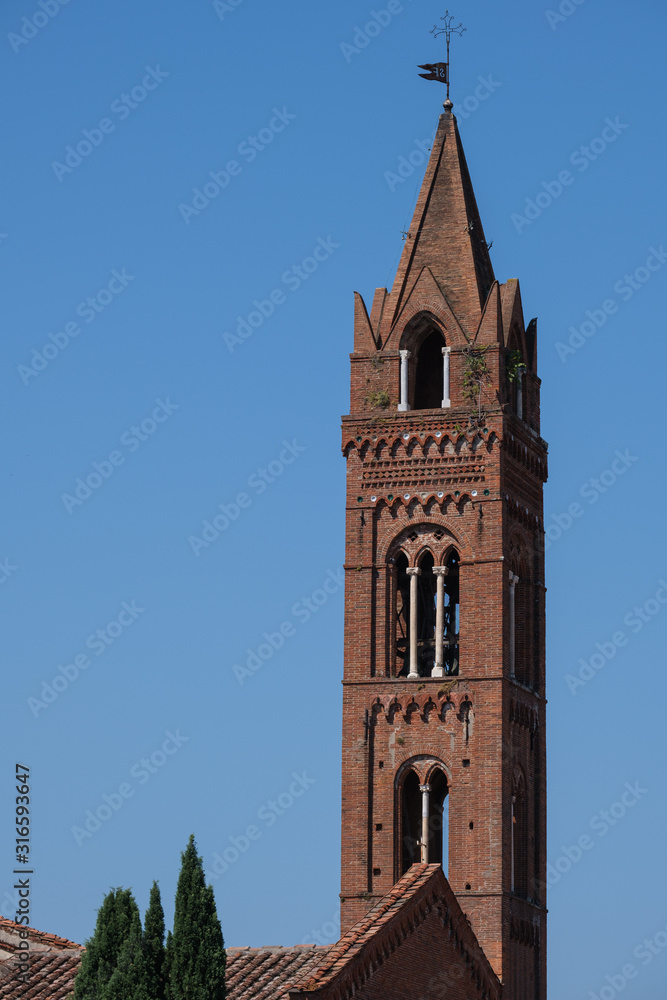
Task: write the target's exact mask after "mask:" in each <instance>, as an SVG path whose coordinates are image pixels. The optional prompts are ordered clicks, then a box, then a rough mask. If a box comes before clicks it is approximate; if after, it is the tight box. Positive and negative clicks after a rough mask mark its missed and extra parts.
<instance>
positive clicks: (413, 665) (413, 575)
mask: <svg viewBox="0 0 667 1000" xmlns="http://www.w3.org/2000/svg"><path fill="white" fill-rule="evenodd" d="M421 572H422V571H421V570H420V568H419V567H418V566H410V567H409V568H408V570H407V574H408V576H409V577H410V673H409V674H408V680H411V681H414V680H419V669H418V663H417V639H418V636H419V633H418V631H417V577H419V576H421Z"/></svg>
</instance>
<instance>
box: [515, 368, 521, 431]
mask: <svg viewBox="0 0 667 1000" xmlns="http://www.w3.org/2000/svg"><path fill="white" fill-rule="evenodd" d="M516 415H517V417H518V418H519V420H523V372H519V374H518V375H517V379H516Z"/></svg>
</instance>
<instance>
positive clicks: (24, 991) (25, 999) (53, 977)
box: [0, 949, 81, 1000]
mask: <svg viewBox="0 0 667 1000" xmlns="http://www.w3.org/2000/svg"><path fill="white" fill-rule="evenodd" d="M80 961H81V951H80V950H75V949H70V950H66V949H63V950H58V951H50V950H49V951H43V952H39V953H37V954H36V955H33V956H32V958H31V961H30V980H29V982H27V983H26V982H23V981H22V979H21V978H20V969H19V965H18V962H17V961H16V959H10V960H9V961H6V962H2V963H1V964H0V998H2V1000H66V998H67V997H69V996H70V995H71V993H72V990H73V989H74V977H75V975H76V972H77V969H78V968H79V963H80Z"/></svg>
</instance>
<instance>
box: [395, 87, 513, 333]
mask: <svg viewBox="0 0 667 1000" xmlns="http://www.w3.org/2000/svg"><path fill="white" fill-rule="evenodd" d="M445 108H446V110H445V113H444V114H443V115H441V116H440V123H439V125H438V131H437V133H436V137H435V139H434V142H433V148H432V150H431V156H430V159H429V162H428V167H427V169H426V174H425V177H424V182H423V184H422V187H421V191H420V194H419V198H418V200H417V207H416V209H415V213H414V216H413V219H412V223H411V226H410V232H409V235H408V238H407V240H406V243H405V247H404V249H403V255H402V257H401V261H400V264H399V267H398V271H397V273H396V279H395V281H394V286H393V288H392V291H391V296H390V299H391V308H390V309H389V310H385V315H384V319H385V322H386V323H388V324H390V327H393V325H394V323H395V322H396V319H397V317H398V315H399V313H400V311H401V309H402V307H403V305H404V303H405V300H406V298H407V297H408V296H409V295H410V292H411V290H412V287H413V285H414V283H415V282H416V280H417V279H418V277H419V275H420V273H421V270H422V268H424V267H429V268H430V269H431V271H432V272H433V275H434V277H435V279H436V281H437V282H438V284H439V285H440V287H441V288H442V290H443V293H444V295H445V296H446V298H447V301H448V302H449V304H450V306H451V308H452V310H453V312H454V313H455V315H456V316H457V318H458V320H459V323H460V324H461V326H462V327H463V329H464V331H465V332H466V334H467V335H468V336H469V337H470V338H471V339H472V337H473V336H474V334H475V331H476V330H477V327H478V325H479V321H480V318H481V314H482V307H483V305H484V303H485V301H486V298H487V296H488V293H489V290H490V288H491V285H492V284H493V281H494V275H493V267H492V265H491V259H490V257H489V251H488V247H487V244H486V239H485V237H484V230H483V228H482V221H481V219H480V215H479V211H478V208H477V202H476V201H475V194H474V191H473V188H472V183H471V181H470V174H469V173H468V166H467V164H466V159H465V154H464V152H463V146H462V144H461V137H460V135H459V130H458V126H457V124H456V118H455V117H454V115H453V114H452V113H451V104H450V105H449V107H448V106H447V105H445ZM388 333H389V330H385V331H384V335H383V336H382V341H383V342H384V341H385V340H386V337H387V335H388Z"/></svg>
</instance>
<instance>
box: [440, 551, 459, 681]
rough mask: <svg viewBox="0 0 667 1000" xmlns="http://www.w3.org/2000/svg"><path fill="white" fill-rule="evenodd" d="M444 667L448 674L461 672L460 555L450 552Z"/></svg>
mask: <svg viewBox="0 0 667 1000" xmlns="http://www.w3.org/2000/svg"><path fill="white" fill-rule="evenodd" d="M445 566H446V567H447V573H446V574H445V586H444V591H445V592H444V604H445V608H444V641H443V646H444V655H443V659H444V667H445V673H446V674H458V672H459V627H460V625H459V557H458V553H457V552H450V554H449V556H448V558H447V561H446V562H445Z"/></svg>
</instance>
